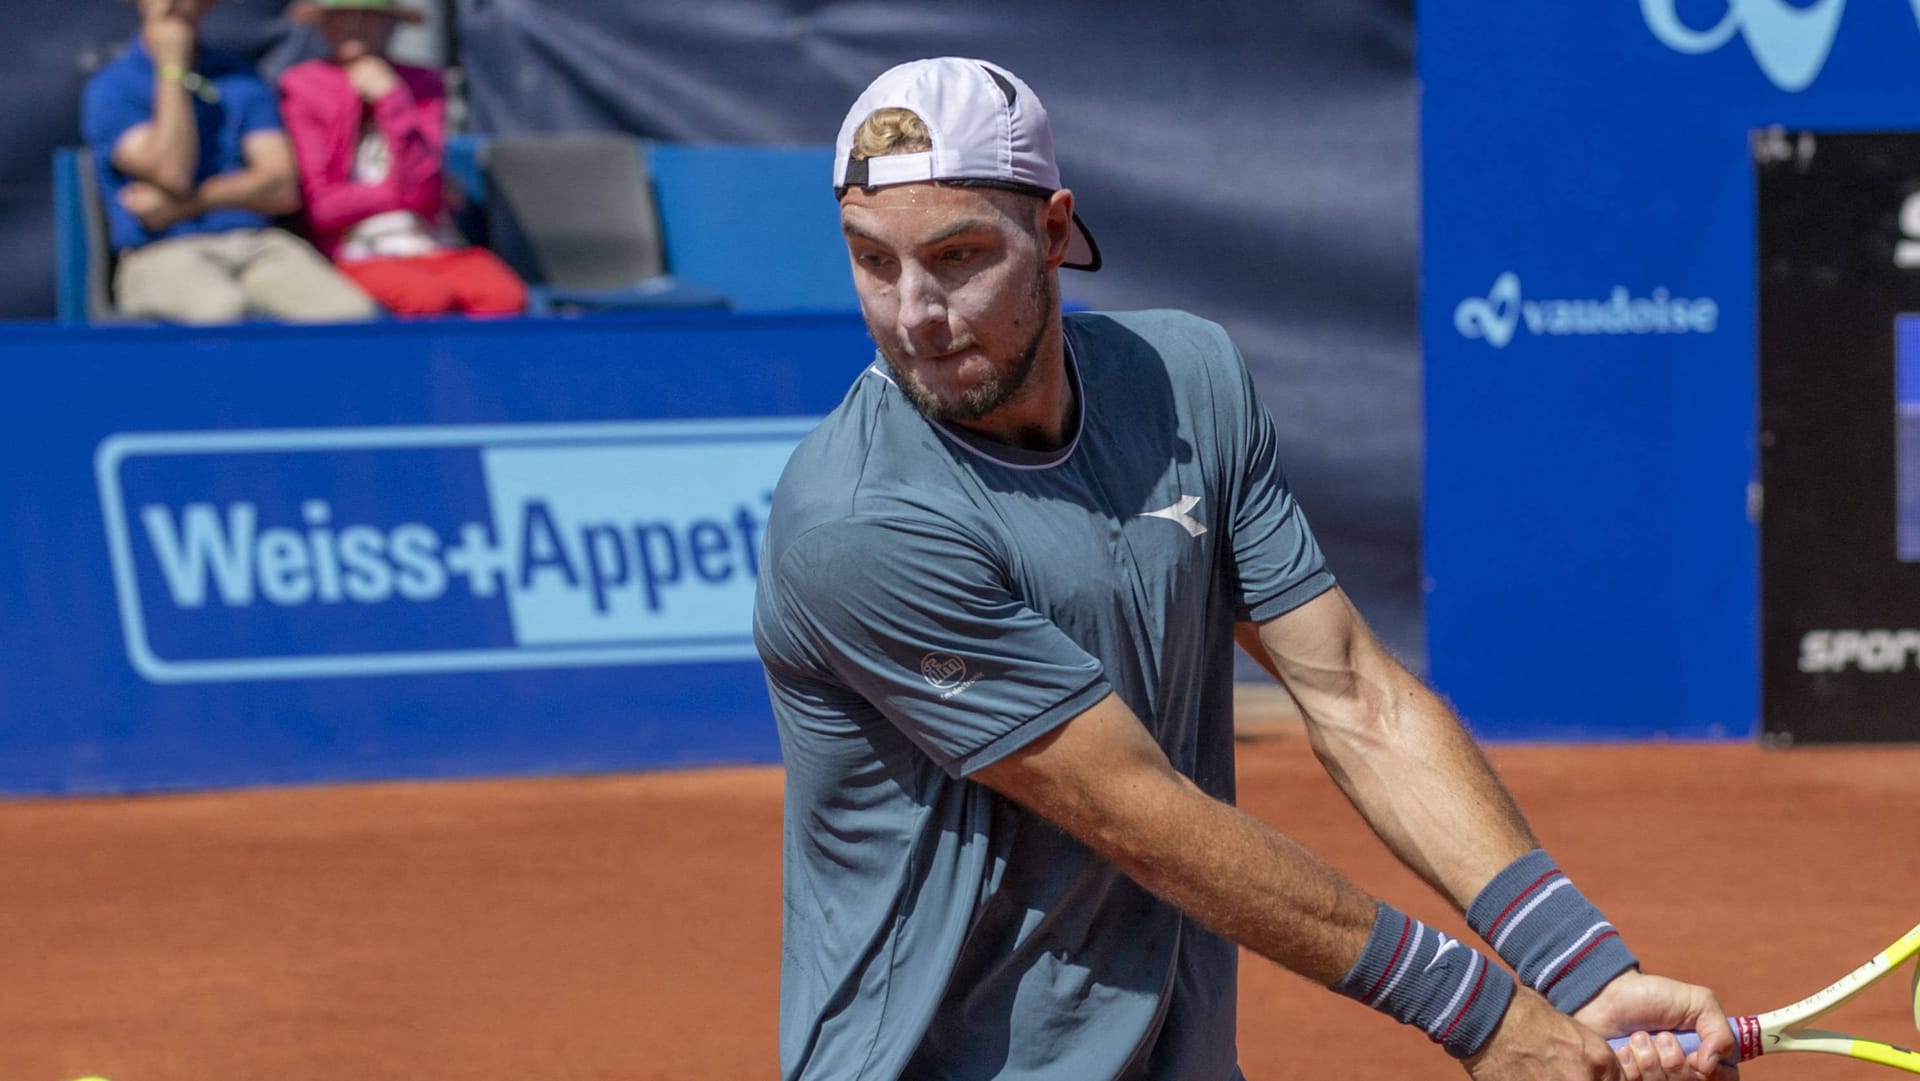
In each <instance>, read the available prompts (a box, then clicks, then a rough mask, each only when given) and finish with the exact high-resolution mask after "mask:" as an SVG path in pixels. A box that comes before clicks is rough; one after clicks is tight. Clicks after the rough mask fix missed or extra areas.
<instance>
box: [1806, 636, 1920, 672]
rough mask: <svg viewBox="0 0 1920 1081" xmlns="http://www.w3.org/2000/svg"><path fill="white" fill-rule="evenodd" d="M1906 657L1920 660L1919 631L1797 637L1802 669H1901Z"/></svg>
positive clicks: (1905, 665)
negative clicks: (1850, 667)
mask: <svg viewBox="0 0 1920 1081" xmlns="http://www.w3.org/2000/svg"><path fill="white" fill-rule="evenodd" d="M1909 657H1912V658H1914V659H1915V660H1920V630H1914V629H1912V628H1901V629H1898V630H1892V629H1884V628H1883V629H1879V630H1820V631H1808V632H1807V633H1805V634H1803V635H1801V636H1800V670H1801V671H1802V672H1844V671H1846V670H1847V666H1848V665H1852V666H1853V667H1855V668H1858V669H1859V670H1860V671H1862V672H1904V671H1906V670H1907V659H1908V658H1909Z"/></svg>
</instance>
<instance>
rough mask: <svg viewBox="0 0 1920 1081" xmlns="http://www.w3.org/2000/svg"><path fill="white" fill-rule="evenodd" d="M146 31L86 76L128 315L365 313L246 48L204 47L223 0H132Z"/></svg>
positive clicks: (86, 112) (371, 308)
mask: <svg viewBox="0 0 1920 1081" xmlns="http://www.w3.org/2000/svg"><path fill="white" fill-rule="evenodd" d="M135 2H136V4H137V6H138V7H139V10H140V31H139V33H137V34H135V35H134V37H133V41H132V43H131V44H130V45H129V47H128V49H127V51H126V53H125V54H124V55H122V56H121V57H120V58H119V59H117V60H115V61H114V62H113V63H111V64H109V65H107V66H106V67H105V68H103V69H102V70H101V71H100V72H99V73H98V74H97V75H95V76H94V77H93V78H92V80H90V81H89V82H88V83H87V89H86V95H85V99H84V102H83V104H82V108H81V129H82V131H83V132H84V134H85V136H86V141H87V145H88V147H89V148H90V149H91V151H92V153H93V155H94V161H95V165H96V166H97V169H96V172H97V174H98V175H99V177H100V181H101V193H102V196H103V198H104V200H105V202H106V210H107V220H108V225H109V232H110V234H111V240H112V243H113V247H114V250H115V251H116V252H117V253H118V256H119V259H118V263H119V265H118V267H117V269H116V270H115V272H114V295H115V301H116V304H117V306H118V307H119V309H120V311H121V312H122V313H124V314H126V315H129V316H134V317H139V318H151V319H164V320H170V321H174V322H182V323H226V322H233V321H236V320H239V319H244V318H247V317H249V316H260V317H265V318H273V319H285V320H290V321H300V322H335V321H348V320H356V319H369V318H372V317H374V316H375V315H376V314H378V311H379V309H378V307H377V306H376V305H375V304H374V303H373V301H371V300H369V299H368V298H367V296H366V294H365V293H362V292H361V291H360V290H359V289H358V288H356V287H355V286H354V285H353V283H352V282H350V281H348V280H347V279H345V278H343V277H341V276H340V274H339V273H338V272H337V271H335V270H334V268H333V266H332V265H331V264H330V263H329V262H328V261H327V260H326V259H324V258H322V257H321V256H320V254H319V253H318V252H316V251H314V250H313V248H312V247H311V246H309V245H308V244H307V243H306V242H305V241H303V240H301V239H299V238H298V237H295V236H294V235H293V234H291V233H288V232H286V231H285V230H282V229H278V228H275V227H274V225H273V221H272V219H273V217H275V216H278V215H282V214H289V213H292V212H293V211H295V210H297V209H299V206H300V188H299V180H298V175H297V173H296V172H295V169H294V161H293V148H292V145H291V144H290V143H289V142H288V140H287V136H286V133H285V132H284V131H282V130H281V126H280V117H279V113H278V112H277V110H276V106H275V102H274V95H273V92H272V91H271V90H269V89H268V88H267V85H266V84H265V83H264V82H262V81H261V79H260V78H259V76H257V75H255V74H254V73H253V70H252V68H251V67H250V66H249V65H248V64H247V63H246V61H244V60H242V59H240V58H238V57H232V56H226V55H223V54H220V53H216V52H212V51H209V50H202V49H199V48H197V42H196V39H197V37H198V33H199V22H200V17H201V16H202V15H203V14H204V13H205V12H206V9H207V8H209V7H211V6H212V5H213V3H215V2H216V0H135Z"/></svg>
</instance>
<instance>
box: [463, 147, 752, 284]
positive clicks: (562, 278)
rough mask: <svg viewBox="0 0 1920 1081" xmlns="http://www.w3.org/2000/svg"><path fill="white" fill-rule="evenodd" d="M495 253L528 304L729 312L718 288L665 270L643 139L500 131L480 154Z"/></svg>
mask: <svg viewBox="0 0 1920 1081" xmlns="http://www.w3.org/2000/svg"><path fill="white" fill-rule="evenodd" d="M480 171H481V173H482V175H483V178H484V184H485V199H486V215H485V219H486V229H487V233H488V237H489V239H490V241H491V244H492V247H493V250H494V251H495V252H496V253H498V254H499V256H500V257H501V258H502V259H503V260H505V261H506V263H507V265H509V266H511V267H513V269H514V270H515V271H517V272H518V273H519V274H520V276H521V277H522V278H523V279H525V280H526V282H527V294H528V310H529V311H530V312H533V313H535V314H541V313H553V312H592V311H633V310H650V311H659V310H673V309H696V310H697V309H705V310H724V309H726V308H728V307H730V306H731V303H730V301H729V298H728V297H727V295H726V294H725V293H723V292H721V291H720V290H718V289H714V288H710V287H708V286H705V285H701V284H697V283H695V282H691V281H685V280H682V279H680V278H677V277H675V276H674V275H671V274H669V273H667V263H666V257H665V252H664V249H663V247H662V245H661V239H660V215H659V210H658V206H657V204H656V203H655V201H654V195H653V186H652V182H651V179H650V178H649V176H648V174H647V168H646V162H645V159H644V158H643V157H642V155H641V152H640V144H639V142H638V141H637V140H635V139H633V138H632V137H630V136H626V135H618V134H599V133H596V134H568V135H500V136H495V137H493V138H492V139H490V140H488V141H487V143H486V144H485V146H484V148H483V150H482V152H481V170H480Z"/></svg>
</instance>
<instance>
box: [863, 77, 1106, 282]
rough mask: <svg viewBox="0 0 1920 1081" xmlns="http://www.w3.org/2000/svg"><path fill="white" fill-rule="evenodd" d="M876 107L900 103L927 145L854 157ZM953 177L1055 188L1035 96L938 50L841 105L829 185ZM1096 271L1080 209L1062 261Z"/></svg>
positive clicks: (1012, 80) (1096, 255)
mask: <svg viewBox="0 0 1920 1081" xmlns="http://www.w3.org/2000/svg"><path fill="white" fill-rule="evenodd" d="M880 109H906V110H909V111H910V112H912V113H914V114H915V115H917V116H918V117H919V118H920V119H921V121H922V122H923V123H925V124H926V126H927V134H928V136H929V137H930V139H931V141H932V143H933V149H931V150H922V151H919V152H917V153H910V154H888V155H885V156H882V157H875V158H861V159H855V158H854V156H853V141H854V135H855V133H856V132H858V131H859V130H860V125H861V124H863V123H865V122H866V119H867V117H869V116H871V115H873V114H874V113H875V112H876V111H878V110H880ZM936 180H939V181H955V182H963V183H974V184H983V185H988V186H992V187H1001V188H1010V189H1012V190H1014V191H1023V192H1028V193H1031V194H1036V195H1050V194H1052V193H1053V192H1056V191H1058V190H1060V187H1061V184H1060V165H1059V163H1058V162H1056V161H1055V160H1054V156H1053V128H1052V126H1051V125H1050V124H1049V123H1048V121H1047V109H1046V106H1044V105H1042V104H1040V97H1039V95H1037V94H1035V93H1034V92H1033V90H1032V88H1031V87H1029V86H1027V84H1026V83H1024V82H1022V81H1021V80H1020V77H1019V76H1017V75H1015V74H1013V73H1012V72H1010V71H1008V70H1007V69H1005V68H1003V67H1000V66H998V65H996V64H990V63H988V62H987V61H985V60H973V59H968V58H964V57H957V56H943V57H939V58H936V59H932V60H914V61H911V62H909V63H905V64H901V65H899V66H898V67H895V68H892V69H890V70H888V71H887V72H885V73H883V74H882V75H881V76H880V77H879V78H877V79H875V80H874V81H873V82H872V83H871V84H870V85H869V86H868V87H867V89H866V90H865V91H864V92H862V93H861V95H860V97H859V98H858V99H856V100H855V101H854V103H853V107H852V108H851V109H849V110H848V111H847V118H846V119H845V120H844V121H842V122H841V124H840V137H839V139H838V140H837V141H836V142H835V144H834V153H833V190H834V194H835V195H843V194H845V193H846V190H847V189H848V188H850V187H857V188H881V187H888V186H891V185H894V184H921V183H926V182H929V181H936ZM1062 265H1063V266H1067V267H1071V268H1073V269H1075V270H1098V269H1100V249H1099V247H1098V246H1097V245H1095V244H1094V242H1093V235H1092V234H1091V233H1089V232H1087V227H1086V224H1085V223H1083V222H1082V221H1081V220H1080V216H1079V215H1078V214H1075V215H1074V217H1073V238H1072V240H1071V242H1070V243H1069V244H1068V247H1067V258H1066V261H1065V262H1064V263H1063V264H1062Z"/></svg>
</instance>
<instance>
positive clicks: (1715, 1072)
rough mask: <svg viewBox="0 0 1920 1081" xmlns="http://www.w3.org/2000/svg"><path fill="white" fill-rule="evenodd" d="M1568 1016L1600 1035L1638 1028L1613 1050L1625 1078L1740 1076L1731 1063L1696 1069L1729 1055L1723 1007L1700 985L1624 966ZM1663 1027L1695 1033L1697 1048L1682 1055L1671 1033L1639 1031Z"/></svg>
mask: <svg viewBox="0 0 1920 1081" xmlns="http://www.w3.org/2000/svg"><path fill="white" fill-rule="evenodd" d="M1573 1016H1574V1018H1575V1019H1576V1020H1578V1021H1579V1022H1580V1023H1581V1024H1584V1025H1586V1026H1588V1027H1589V1028H1592V1029H1593V1030H1594V1031H1596V1032H1599V1033H1601V1034H1602V1035H1604V1036H1624V1035H1627V1034H1628V1033H1638V1035H1635V1036H1634V1038H1633V1040H1632V1041H1631V1042H1630V1043H1629V1044H1628V1045H1627V1046H1626V1047H1624V1048H1621V1050H1620V1052H1619V1058H1620V1063H1621V1066H1622V1068H1623V1069H1624V1071H1625V1076H1626V1079H1627V1081H1660V1079H1665V1078H1672V1079H1685V1081H1699V1079H1701V1078H1713V1079H1715V1081H1725V1079H1729V1078H1737V1077H1739V1076H1740V1075H1739V1072H1738V1071H1736V1070H1735V1069H1734V1068H1733V1067H1732V1066H1725V1065H1723V1066H1718V1067H1711V1066H1710V1067H1709V1068H1708V1070H1702V1069H1701V1068H1700V1067H1701V1066H1703V1065H1706V1064H1708V1063H1720V1062H1724V1061H1725V1060H1727V1059H1729V1058H1732V1057H1733V1030H1732V1029H1731V1028H1729V1027H1728V1025H1727V1014H1726V1011H1725V1010H1722V1009H1721V1008H1720V1003H1719V1001H1718V1000H1717V999H1715V998H1714V997H1713V992H1712V991H1709V990H1707V989H1706V988H1704V987H1697V986H1695V985H1693V984H1688V983H1681V982H1679V981H1678V980H1669V979H1667V978H1665V977H1663V976H1649V975H1646V974H1645V973H1643V972H1640V971H1638V970H1635V969H1628V970H1627V971H1625V972H1622V973H1621V974H1620V975H1618V976H1616V977H1614V979H1613V982H1612V983H1609V984H1607V985H1606V986H1605V987H1603V988H1601V989H1600V993H1599V994H1598V995H1595V996H1594V998H1593V1001H1591V1002H1589V1003H1587V1004H1586V1005H1585V1006H1582V1007H1580V1009H1579V1010H1577V1011H1575V1012H1574V1015H1573ZM1669 1031H1672V1032H1688V1031H1692V1032H1698V1033H1700V1050H1698V1051H1695V1052H1694V1053H1693V1054H1692V1055H1690V1056H1689V1055H1685V1054H1683V1053H1682V1052H1681V1050H1680V1043H1679V1041H1677V1040H1675V1039H1674V1038H1673V1037H1672V1036H1667V1035H1662V1036H1658V1037H1654V1038H1651V1039H1649V1038H1648V1037H1647V1036H1646V1035H1645V1034H1646V1033H1649V1032H1660V1033H1665V1032H1669ZM1709 1071H1710V1072H1709Z"/></svg>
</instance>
